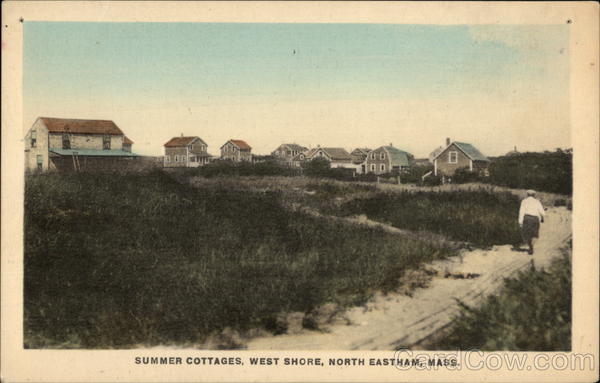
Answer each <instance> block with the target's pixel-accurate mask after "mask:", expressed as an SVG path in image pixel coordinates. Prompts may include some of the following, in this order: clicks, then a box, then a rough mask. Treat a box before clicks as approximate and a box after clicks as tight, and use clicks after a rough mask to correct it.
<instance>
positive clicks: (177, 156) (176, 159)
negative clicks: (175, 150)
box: [175, 154, 179, 162]
mask: <svg viewBox="0 0 600 383" xmlns="http://www.w3.org/2000/svg"><path fill="white" fill-rule="evenodd" d="M175 162H179V155H177V154H175Z"/></svg>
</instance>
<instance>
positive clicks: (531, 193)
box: [527, 189, 535, 195]
mask: <svg viewBox="0 0 600 383" xmlns="http://www.w3.org/2000/svg"><path fill="white" fill-rule="evenodd" d="M527 195H535V190H532V189H529V190H527Z"/></svg>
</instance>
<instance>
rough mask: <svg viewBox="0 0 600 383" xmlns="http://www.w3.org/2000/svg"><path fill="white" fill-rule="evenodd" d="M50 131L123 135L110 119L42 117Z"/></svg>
mask: <svg viewBox="0 0 600 383" xmlns="http://www.w3.org/2000/svg"><path fill="white" fill-rule="evenodd" d="M39 119H40V120H42V122H43V123H44V125H46V128H48V132H49V133H80V134H109V135H113V136H120V135H123V132H122V131H121V129H119V127H118V126H117V125H116V124H115V123H114V122H113V121H109V120H79V119H71V118H52V117H40V118H39Z"/></svg>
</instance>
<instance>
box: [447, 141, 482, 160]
mask: <svg viewBox="0 0 600 383" xmlns="http://www.w3.org/2000/svg"><path fill="white" fill-rule="evenodd" d="M454 144H455V145H456V146H458V147H459V149H460V150H462V151H463V152H464V153H465V154H466V155H467V156H468V157H469V158H470V159H472V160H473V161H488V162H489V159H488V158H487V157H486V156H484V155H483V154H482V153H481V152H480V151H479V150H477V148H476V147H474V146H473V145H471V144H467V143H466V142H454Z"/></svg>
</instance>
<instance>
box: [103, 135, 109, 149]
mask: <svg viewBox="0 0 600 383" xmlns="http://www.w3.org/2000/svg"><path fill="white" fill-rule="evenodd" d="M102 149H104V150H110V136H109V135H106V136H103V137H102Z"/></svg>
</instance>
